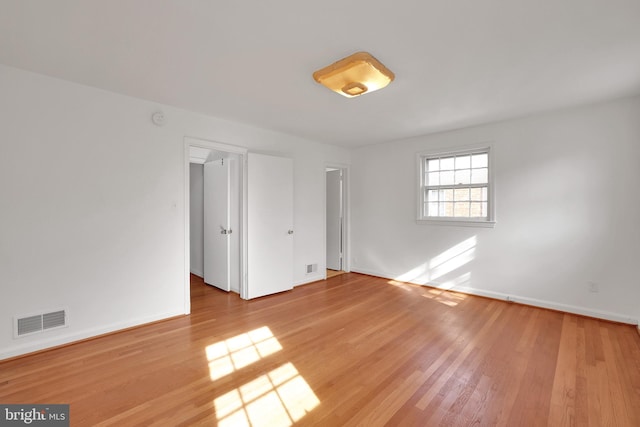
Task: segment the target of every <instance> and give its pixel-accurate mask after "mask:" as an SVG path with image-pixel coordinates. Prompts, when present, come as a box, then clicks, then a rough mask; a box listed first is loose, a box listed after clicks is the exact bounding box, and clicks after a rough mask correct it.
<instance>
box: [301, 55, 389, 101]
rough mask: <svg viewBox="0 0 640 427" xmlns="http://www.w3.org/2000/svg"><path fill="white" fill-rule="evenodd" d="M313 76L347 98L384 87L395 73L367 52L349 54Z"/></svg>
mask: <svg viewBox="0 0 640 427" xmlns="http://www.w3.org/2000/svg"><path fill="white" fill-rule="evenodd" d="M313 78H314V79H315V80H316V81H317V82H318V83H320V84H323V85H325V86H326V87H328V88H329V89H331V90H332V91H334V92H337V93H339V94H340V95H343V96H346V97H347V98H353V97H354V96H359V95H362V94H364V93H368V92H373V91H374V90H378V89H382V88H383V87H385V86H386V85H388V84H389V83H391V82H392V81H393V79H394V78H395V75H394V74H393V73H392V72H391V71H390V70H389V69H388V68H387V67H385V66H384V65H382V63H381V62H380V61H378V60H377V59H376V58H374V57H373V56H371V55H370V54H369V53H367V52H357V53H354V54H353V55H349V56H347V57H346V58H343V59H341V60H339V61H337V62H334V63H333V64H331V65H329V66H328V67H324V68H323V69H321V70H318V71H316V72H315V73H313Z"/></svg>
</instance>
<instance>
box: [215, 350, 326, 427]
mask: <svg viewBox="0 0 640 427" xmlns="http://www.w3.org/2000/svg"><path fill="white" fill-rule="evenodd" d="M213 404H214V406H215V410H216V416H217V418H218V426H219V427H227V426H229V427H231V426H233V427H238V426H247V427H258V426H269V427H284V426H290V425H293V423H295V422H296V421H298V420H300V419H301V418H302V417H304V416H305V415H306V414H307V413H308V412H310V411H311V410H312V409H313V408H315V407H316V406H318V405H319V404H320V401H319V400H318V398H317V397H316V395H315V394H314V393H313V391H312V390H311V388H310V387H309V385H308V384H307V382H306V381H305V380H304V378H302V376H300V374H299V373H298V370H297V369H296V368H295V367H294V366H293V364H292V363H287V364H285V365H282V366H280V367H279V368H276V369H274V370H273V371H271V372H269V373H268V374H266V375H262V376H260V377H258V378H256V379H255V380H253V381H251V382H249V383H247V384H245V385H243V386H241V387H239V388H237V389H235V390H232V391H230V392H228V393H226V394H224V395H222V396H220V397H218V398H217V399H215V400H214V402H213Z"/></svg>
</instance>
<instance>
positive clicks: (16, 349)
mask: <svg viewBox="0 0 640 427" xmlns="http://www.w3.org/2000/svg"><path fill="white" fill-rule="evenodd" d="M181 315H184V313H183V312H180V311H179V312H170V313H165V314H162V315H157V316H149V317H143V318H138V319H133V320H128V321H125V322H117V323H112V324H110V325H107V326H101V327H98V328H91V329H87V330H84V331H80V332H74V333H71V334H63V335H58V336H56V337H53V338H44V339H39V340H37V341H36V340H34V339H33V338H34V337H33V336H31V337H29V338H27V337H24V338H18V339H16V340H15V343H16V345H14V346H13V347H10V348H8V349H2V351H1V352H0V360H3V359H8V358H10V357H16V356H22V355H25V354H29V353H33V352H36V351H40V350H46V349H48V348H52V347H57V346H60V345H65V344H72V343H74V342H76V341H82V340H85V339H88V338H94V337H97V336H99V335H104V334H108V333H111V332H117V331H120V330H122V329H127V328H131V327H134V326H142V325H144V324H147V323H153V322H157V321H159V320H165V319H169V318H171V317H176V316H181ZM66 330H68V329H66ZM41 337H43V335H41V334H38V338H41ZM25 339H29V342H22V343H21V342H20V341H22V340H25Z"/></svg>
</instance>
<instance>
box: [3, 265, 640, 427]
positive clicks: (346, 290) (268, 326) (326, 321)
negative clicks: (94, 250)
mask: <svg viewBox="0 0 640 427" xmlns="http://www.w3.org/2000/svg"><path fill="white" fill-rule="evenodd" d="M192 301H193V303H192V310H193V314H192V315H191V316H185V317H181V318H177V319H172V320H168V321H164V322H159V323H156V324H153V325H148V326H144V327H140V328H135V329H132V330H129V331H125V332H121V333H116V334H112V335H109V336H105V337H101V338H98V339H94V340H90V341H87V342H82V343H78V344H75V345H70V346H67V347H63V348H59V349H54V350H51V351H46V352H42V353H39V354H35V355H31V356H27V357H23V358H19V359H14V360H10V361H7V362H4V363H0V403H69V404H70V405H71V424H72V425H74V426H97V425H117V426H129V425H141V426H149V425H158V426H174V425H189V426H190V425H209V426H215V425H219V426H226V425H233V426H240V425H252V426H259V425H269V426H283V425H290V424H296V425H321V426H355V425H362V426H383V425H388V426H472V425H473V426H494V425H499V426H572V425H573V426H640V337H639V336H638V334H637V332H636V330H635V328H634V327H632V326H629V325H621V324H614V323H610V322H605V321H599V320H595V319H590V318H584V317H579V316H575V315H570V314H563V313H558V312H554V311H548V310H542V309H537V308H532V307H527V306H522V305H517V304H509V303H506V302H501V301H494V300H490V299H485V298H479V297H472V296H466V295H463V294H456V293H449V292H443V291H438V290H435V289H430V288H426V287H420V286H413V285H407V284H402V283H395V282H389V281H387V280H384V279H379V278H374V277H369V276H364V275H359V274H354V273H345V274H342V275H339V276H336V277H334V278H331V279H328V280H326V281H321V282H317V283H314V284H310V285H306V286H301V287H298V288H296V289H294V290H293V291H290V292H286V293H283V294H279V295H273V296H269V297H265V298H260V299H258V300H254V301H242V300H240V299H239V298H238V296H237V295H235V294H225V293H224V292H221V291H219V290H217V289H214V288H210V287H208V286H206V285H204V284H203V283H202V281H201V280H200V279H199V278H197V277H195V276H194V277H192Z"/></svg>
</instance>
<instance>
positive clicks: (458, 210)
mask: <svg viewBox="0 0 640 427" xmlns="http://www.w3.org/2000/svg"><path fill="white" fill-rule="evenodd" d="M454 216H456V217H468V216H469V202H460V203H456V206H455V211H454Z"/></svg>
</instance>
